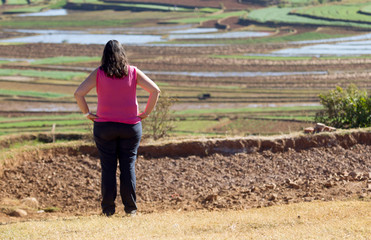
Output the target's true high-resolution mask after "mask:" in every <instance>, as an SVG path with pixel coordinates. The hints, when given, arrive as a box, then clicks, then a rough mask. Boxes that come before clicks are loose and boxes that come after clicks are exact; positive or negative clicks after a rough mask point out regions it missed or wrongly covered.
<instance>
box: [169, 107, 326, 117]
mask: <svg viewBox="0 0 371 240" xmlns="http://www.w3.org/2000/svg"><path fill="white" fill-rule="evenodd" d="M321 109H322V106H311V107H267V108H214V109H188V110H179V111H176V112H175V116H177V115H198V114H212V113H214V114H218V113H223V114H225V113H261V112H290V111H310V110H321Z"/></svg>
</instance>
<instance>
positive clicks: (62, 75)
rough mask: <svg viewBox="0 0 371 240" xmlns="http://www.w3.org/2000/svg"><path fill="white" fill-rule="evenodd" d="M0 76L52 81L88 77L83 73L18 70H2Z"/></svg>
mask: <svg viewBox="0 0 371 240" xmlns="http://www.w3.org/2000/svg"><path fill="white" fill-rule="evenodd" d="M0 76H28V77H39V78H52V79H65V80H71V79H74V78H75V79H76V78H78V79H81V78H82V77H86V73H82V72H67V71H39V70H32V69H28V70H22V71H19V70H18V69H0Z"/></svg>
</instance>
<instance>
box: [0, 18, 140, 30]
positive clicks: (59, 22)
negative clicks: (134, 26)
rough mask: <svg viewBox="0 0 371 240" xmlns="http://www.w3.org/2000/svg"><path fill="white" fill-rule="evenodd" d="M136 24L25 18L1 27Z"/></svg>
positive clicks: (129, 21)
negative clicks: (31, 19) (32, 19)
mask: <svg viewBox="0 0 371 240" xmlns="http://www.w3.org/2000/svg"><path fill="white" fill-rule="evenodd" d="M133 22H135V20H132V19H131V20H130V19H124V20H122V19H112V20H110V19H107V20H101V19H95V20H90V19H89V20H79V21H76V20H69V19H68V18H65V19H64V20H60V19H57V18H52V19H50V18H47V19H45V20H34V21H29V20H25V19H24V18H20V19H12V20H7V21H0V26H2V27H9V28H29V29H32V28H64V27H107V26H110V27H122V26H123V25H128V24H130V23H133Z"/></svg>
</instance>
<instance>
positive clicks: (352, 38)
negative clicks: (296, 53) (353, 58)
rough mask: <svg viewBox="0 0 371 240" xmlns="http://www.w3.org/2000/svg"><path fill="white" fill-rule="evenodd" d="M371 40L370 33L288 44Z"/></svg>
mask: <svg viewBox="0 0 371 240" xmlns="http://www.w3.org/2000/svg"><path fill="white" fill-rule="evenodd" d="M367 39H371V33H367V34H361V35H357V36H351V37H341V38H329V39H318V40H305V41H296V42H290V43H294V44H313V43H328V42H344V41H359V40H367Z"/></svg>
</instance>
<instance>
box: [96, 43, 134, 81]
mask: <svg viewBox="0 0 371 240" xmlns="http://www.w3.org/2000/svg"><path fill="white" fill-rule="evenodd" d="M100 68H101V69H102V70H103V71H104V73H105V74H106V75H107V77H117V78H122V77H123V76H127V75H128V59H127V57H126V53H125V49H124V47H123V46H122V44H120V43H119V42H118V41H117V40H109V41H108V42H107V43H106V46H105V47H104V50H103V55H102V60H101V66H100Z"/></svg>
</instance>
